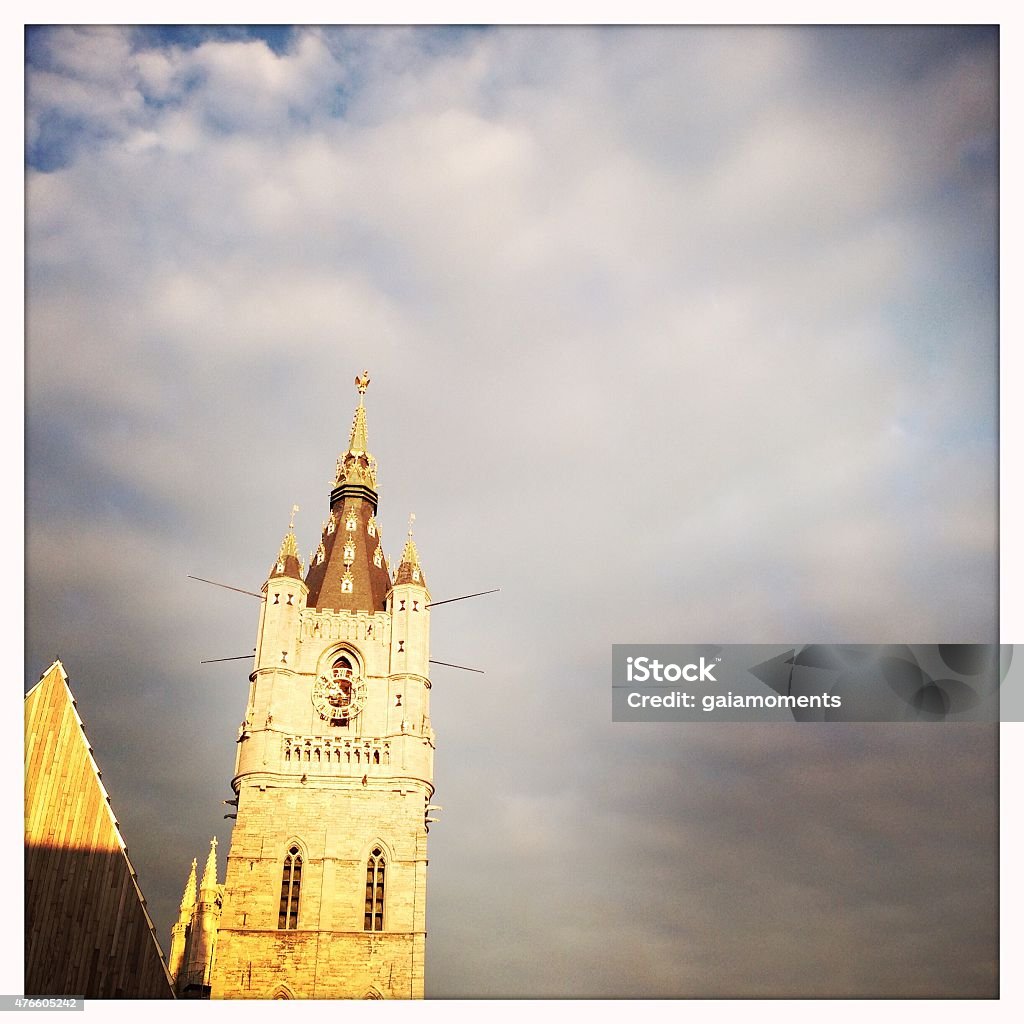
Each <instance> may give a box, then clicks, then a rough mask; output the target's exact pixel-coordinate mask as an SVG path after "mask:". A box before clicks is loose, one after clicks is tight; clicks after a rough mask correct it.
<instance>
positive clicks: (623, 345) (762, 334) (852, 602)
mask: <svg viewBox="0 0 1024 1024" xmlns="http://www.w3.org/2000/svg"><path fill="white" fill-rule="evenodd" d="M211 32H212V30H211ZM939 43H941V45H939ZM32 54H35V55H36V56H35V61H34V62H33V63H30V66H29V69H28V97H29V101H28V125H29V141H30V153H33V152H40V153H43V152H45V153H46V154H48V155H49V158H50V162H46V161H42V162H41V163H40V165H39V166H35V167H32V168H31V169H30V171H29V174H28V182H27V197H28V200H27V205H28V222H27V223H28V227H27V231H28V235H27V238H28V265H27V273H28V320H27V323H28V347H27V366H28V396H27V413H28V515H29V520H28V528H27V553H28V578H29V588H28V606H27V607H28V637H27V655H26V661H27V667H26V675H27V677H28V681H29V682H34V680H35V674H36V673H37V672H39V671H41V670H42V669H43V668H45V667H46V666H47V665H48V664H49V663H50V661H52V659H53V657H54V656H56V655H59V656H60V657H62V658H63V659H64V660H65V663H66V665H67V668H68V671H69V674H70V676H71V683H72V686H73V688H74V689H75V692H76V695H77V696H78V698H79V704H80V707H81V709H82V713H83V717H84V718H85V720H86V725H87V728H88V729H89V732H90V737H91V739H92V741H93V744H94V746H95V747H96V750H97V757H98V759H99V761H100V764H101V767H103V768H104V772H105V775H104V778H105V780H106V781H107V782H108V783H109V788H110V791H111V793H112V796H113V800H114V802H115V806H116V807H117V809H118V812H119V814H120V817H121V820H122V823H123V825H124V831H125V834H126V835H127V836H128V840H129V842H130V843H131V844H132V847H133V850H132V852H133V857H134V859H135V862H136V865H137V867H138V868H139V870H140V874H141V879H142V884H143V888H144V890H145V891H146V893H147V895H148V896H149V898H150V900H151V903H152V905H153V909H154V912H155V916H156V918H157V922H158V926H159V928H160V934H161V936H162V937H166V933H167V930H168V928H169V924H170V920H171V918H172V916H173V914H174V908H175V906H176V903H177V900H178V898H179V897H180V888H181V886H182V885H183V883H184V877H185V873H186V870H187V867H188V864H189V862H190V861H191V858H192V857H193V856H198V855H200V854H201V853H202V851H203V849H204V848H205V844H206V843H207V842H208V839H209V836H210V835H211V834H213V832H214V831H216V832H217V833H218V834H219V836H220V838H221V840H222V842H223V841H226V839H227V829H226V828H225V822H224V820H223V818H222V813H223V808H222V807H221V805H220V803H219V801H220V799H221V797H222V796H224V795H226V793H227V784H228V780H229V778H230V773H231V764H232V759H233V753H234V752H233V741H234V735H235V727H236V725H237V720H238V718H239V716H240V714H241V710H242V707H243V704H244V699H245V697H244V695H245V687H246V682H245V670H244V668H239V667H238V666H239V665H244V662H237V663H234V664H232V663H228V664H227V665H220V666H203V667H200V666H199V664H198V662H199V660H200V658H205V657H227V656H233V655H243V654H245V653H246V652H247V651H248V650H250V649H251V647H252V643H253V631H254V626H255V609H254V608H253V607H252V604H254V603H255V602H251V599H249V598H244V597H242V596H231V595H228V594H227V593H226V592H218V591H214V590H212V589H209V588H204V587H203V586H202V585H201V584H198V583H192V582H190V581H187V580H185V578H184V577H185V574H186V573H189V572H192V573H197V574H198V575H202V576H207V577H209V578H212V579H218V580H222V581H223V582H226V583H230V584H233V585H237V586H241V587H246V588H249V589H258V587H259V585H260V583H261V582H262V580H263V579H264V577H265V574H266V572H267V568H268V566H269V564H270V560H271V559H272V557H273V555H274V553H275V551H276V549H277V545H278V544H279V542H280V538H281V535H282V534H283V532H284V528H285V526H286V524H287V515H288V510H289V509H290V507H291V505H292V503H293V502H295V503H298V504H299V505H300V506H301V508H302V512H301V514H300V516H299V519H298V522H297V526H298V530H299V542H300V548H301V549H303V553H306V552H308V550H309V547H310V546H311V545H312V543H313V538H314V536H315V534H316V530H317V524H318V523H319V520H320V519H321V518H322V516H323V515H324V513H325V512H326V508H327V489H328V485H327V477H328V474H329V473H330V471H331V469H332V467H333V464H334V458H335V456H336V454H337V451H338V450H339V448H340V447H341V445H342V444H343V442H344V439H345V437H346V436H347V431H348V426H349V422H350V418H351V415H352V408H353V405H354V395H353V392H352V389H351V387H350V385H349V383H348V382H349V381H350V380H351V378H352V375H353V373H354V372H356V371H358V370H362V369H363V368H364V366H366V367H369V368H370V370H371V374H372V376H373V378H374V382H373V386H372V388H371V391H370V393H369V396H368V410H369V429H370V447H371V450H372V451H373V452H374V454H375V455H376V456H377V458H378V460H379V462H380V467H381V475H380V481H381V521H382V525H383V531H384V541H385V548H386V549H387V550H388V552H389V553H390V554H391V555H392V556H394V555H395V554H397V551H398V544H399V543H400V540H401V538H402V536H403V535H404V531H405V525H404V524H405V519H406V515H407V514H408V512H409V511H410V510H415V511H416V513H417V517H418V518H417V540H418V544H419V547H420V551H421V554H422V557H423V559H424V565H425V569H426V572H427V576H428V579H429V580H430V582H431V587H432V588H433V593H434V596H435V597H447V596H454V595H457V594H461V593H466V592H468V591H472V590H476V589H483V588H486V587H489V586H501V587H502V588H503V589H502V593H501V594H500V595H498V596H496V597H493V598H485V599H481V600H480V601H479V602H467V603H466V604H465V605H452V606H448V607H447V608H446V609H438V611H437V614H436V615H435V617H434V629H435V635H434V640H433V645H432V646H433V649H434V651H435V653H436V655H437V656H438V657H441V658H444V659H445V660H450V661H455V662H459V663H464V664H470V665H478V666H481V667H485V668H486V669H487V675H486V676H484V677H468V676H462V675H459V674H456V673H454V672H452V671H450V670H442V669H440V668H439V669H438V675H437V678H436V679H435V686H434V692H433V701H434V723H435V726H436V728H437V731H438V733H439V736H440V746H439V751H438V759H437V761H438V763H437V772H438V785H439V797H438V799H439V802H441V803H442V804H444V805H445V807H446V813H445V821H444V823H443V824H439V825H438V826H436V827H435V828H434V830H433V831H432V833H431V837H430V838H431V846H432V850H431V872H432V876H431V888H430V940H429V946H430V948H429V957H430V961H429V963H428V990H429V991H430V992H431V993H432V994H434V995H438V996H441V995H473V994H491V995H501V994H507V995H536V994H553V995H558V994H575V995H682V994H708V995H714V994H862V995H880V994H889V995H898V994H925V993H930V994H936V995H940V994H965V993H972V994H986V993H990V992H991V991H992V984H993V982H992V971H993V969H994V968H993V963H994V956H995V954H994V923H993V915H994V893H993V889H992V875H993V871H994V858H995V852H994V851H995V846H994V817H993V814H994V811H993V809H992V806H991V794H992V789H993V785H994V778H995V769H994V764H993V757H992V751H993V742H994V741H993V738H992V736H991V735H990V734H987V733H984V732H977V731H975V732H962V731H956V730H950V731H943V730H934V731H928V730H923V729H922V730H921V731H915V730H909V731H906V732H895V731H890V732H886V731H884V730H882V731H874V732H873V731H871V730H870V729H863V730H858V729H854V728H852V727H850V728H846V727H844V729H845V731H827V732H825V731H821V730H819V731H817V732H815V731H814V730H811V731H806V730H804V729H802V728H796V729H794V730H788V729H779V730H773V729H766V730H764V731H763V733H762V732H755V731H751V730H746V729H744V730H729V729H725V728H722V729H721V730H720V731H719V730H717V729H716V730H703V731H697V730H694V731H691V732H686V733H684V732H681V731H678V730H664V729H661V728H658V727H648V728H644V729H642V730H641V729H637V730H632V729H629V728H626V727H624V726H622V725H616V726H614V727H613V726H612V725H611V723H610V721H609V719H610V711H609V706H608V695H607V679H606V670H607V669H606V662H607V647H608V644H610V643H611V642H613V641H620V642H624V641H627V640H628V641H642V640H680V641H682V640H708V641H715V642H728V641H730V640H731V641H736V642H743V641H752V640H773V641H779V640H807V641H811V640H814V641H822V642H828V641H833V640H844V641H849V642H856V641H864V642H885V641H894V642H895V641H905V640H913V641H916V642H924V641H930V640H935V641H937V640H956V641H970V640H981V639H988V638H989V637H990V635H991V633H992V631H993V629H994V628H995V618H996V611H995V609H996V605H995V580H994V574H995V567H996V536H995V521H996V520H995V501H996V489H995V448H994V438H995V430H996V424H995V414H994V403H993V400H992V396H993V393H994V381H995V375H996V363H995V358H996V356H995V354H996V323H995V318H994V309H995V298H994V296H995V276H994V274H995V252H996V249H995V205H994V203H995V181H996V178H995V164H994V153H995V141H996V137H997V136H996V113H995V112H996V92H995V77H994V74H995V71H994V69H995V37H994V35H992V34H984V33H982V34H980V35H977V34H971V33H962V32H948V33H946V34H944V35H943V34H941V33H940V35H939V36H936V34H935V32H934V31H932V30H907V29H899V30H892V31H891V32H886V31H885V30H877V34H872V33H864V32H862V33H859V34H857V33H855V34H852V35H851V34H848V33H844V32H841V31H839V30H834V31H827V30H819V31H811V30H787V29H773V30H759V31H754V30H743V29H729V30H711V29H700V30H696V29H686V30H684V29H678V30H656V29H637V30H630V31H614V30H595V29H570V28H562V29H508V30H494V31H475V30H474V31H463V32H458V33H449V32H445V31H443V30H429V31H427V30H423V31H421V30H414V29H395V30H383V29H351V30H337V31H335V30H326V29H306V30H296V31H295V32H294V33H293V34H292V35H291V36H290V39H289V42H288V44H287V45H286V46H284V47H283V48H282V49H276V50H271V49H270V48H269V47H267V46H266V45H265V44H264V43H262V42H257V41H253V40H251V39H249V40H246V39H241V38H227V37H218V36H217V35H216V34H215V33H214V34H209V35H206V36H204V37H203V38H201V39H199V38H197V39H196V40H193V41H192V42H190V44H189V45H184V44H179V45H174V46H171V45H168V46H159V45H157V44H156V42H155V41H154V36H153V35H152V34H151V33H150V34H147V33H144V32H136V31H132V30H118V29H102V30H100V29H95V30H73V29H42V30H38V31H37V32H36V34H35V37H34V42H33V44H32V48H30V57H31V56H32ZM76 125H77V126H78V127H75V126H76ZM250 602H251V604H250ZM183 737H184V738H183ZM951 764H955V765H956V766H957V770H955V771H951V770H949V768H948V767H947V766H948V765H951ZM837 793H839V794H841V796H842V799H841V800H837V799H836V794H837ZM833 868H835V870H833ZM880 933H884V934H885V936H887V938H886V939H885V941H880V940H877V939H876V937H877V936H878V935H879V934H880ZM958 934H961V935H964V936H967V937H968V938H967V940H966V942H961V943H959V944H958V943H957V941H956V936H957V935H958ZM495 936H497V938H495ZM467 937H471V938H472V940H473V941H467Z"/></svg>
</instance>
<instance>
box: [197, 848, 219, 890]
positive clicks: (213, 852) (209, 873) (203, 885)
mask: <svg viewBox="0 0 1024 1024" xmlns="http://www.w3.org/2000/svg"><path fill="white" fill-rule="evenodd" d="M194 864H195V862H194V861H193V866H194ZM199 888H200V889H216V888H217V837H216V836H214V837H213V838H212V839H211V840H210V855H209V856H208V857H207V858H206V867H205V868H203V880H202V882H200V884H199Z"/></svg>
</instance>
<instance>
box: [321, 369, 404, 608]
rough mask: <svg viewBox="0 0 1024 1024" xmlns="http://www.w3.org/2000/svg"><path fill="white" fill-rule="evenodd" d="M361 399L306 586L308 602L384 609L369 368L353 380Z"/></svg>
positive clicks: (387, 581) (385, 577)
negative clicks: (369, 432)
mask: <svg viewBox="0 0 1024 1024" xmlns="http://www.w3.org/2000/svg"><path fill="white" fill-rule="evenodd" d="M355 386H356V391H357V392H358V393H359V404H358V405H357V406H356V412H355V417H354V418H353V420H352V430H351V432H350V434H349V441H348V448H347V449H346V450H345V451H343V452H342V453H341V455H339V456H338V462H337V466H336V469H335V474H334V488H333V490H332V491H331V517H330V520H329V521H328V522H326V523H325V524H324V529H323V533H322V535H321V537H320V544H319V546H318V547H317V549H316V550H315V551H314V553H313V556H312V559H311V564H310V567H309V572H308V573H307V574H306V586H307V587H308V588H309V590H308V596H307V607H309V608H332V609H334V610H335V611H350V612H354V611H367V612H374V611H384V607H385V602H386V598H387V593H388V591H389V590H390V589H391V578H390V575H389V573H388V568H387V566H386V564H385V561H384V553H383V550H382V548H381V541H380V528H379V526H378V524H377V519H376V514H377V460H376V459H375V458H374V457H373V456H372V455H371V454H370V453H369V451H367V440H366V406H365V404H364V401H363V396H364V395H365V394H366V389H367V388H368V387H369V386H370V374H369V372H368V371H367V372H364V373H361V374H360V375H359V376H358V377H356V379H355Z"/></svg>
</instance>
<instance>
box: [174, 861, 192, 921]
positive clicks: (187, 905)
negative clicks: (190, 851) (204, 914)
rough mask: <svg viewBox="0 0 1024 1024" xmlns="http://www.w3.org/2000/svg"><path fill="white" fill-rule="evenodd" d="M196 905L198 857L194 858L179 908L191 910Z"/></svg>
mask: <svg viewBox="0 0 1024 1024" xmlns="http://www.w3.org/2000/svg"><path fill="white" fill-rule="evenodd" d="M195 905H196V859H195V857H193V858H192V870H191V872H189V876H188V881H187V882H186V883H185V892H184V894H183V895H182V897H181V903H180V904H179V906H178V909H179V910H191V909H192V908H193V907H194V906H195Z"/></svg>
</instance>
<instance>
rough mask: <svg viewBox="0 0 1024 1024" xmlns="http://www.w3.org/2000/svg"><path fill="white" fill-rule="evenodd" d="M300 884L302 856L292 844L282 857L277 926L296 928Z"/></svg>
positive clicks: (297, 923) (297, 924)
mask: <svg viewBox="0 0 1024 1024" xmlns="http://www.w3.org/2000/svg"><path fill="white" fill-rule="evenodd" d="M301 884H302V856H301V855H300V853H299V848H298V847H297V846H292V847H291V848H290V849H289V850H288V853H287V855H286V856H285V858H284V874H283V875H282V877H281V910H280V912H279V913H278V915H277V927H278V928H298V926H299V888H300V886H301Z"/></svg>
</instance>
